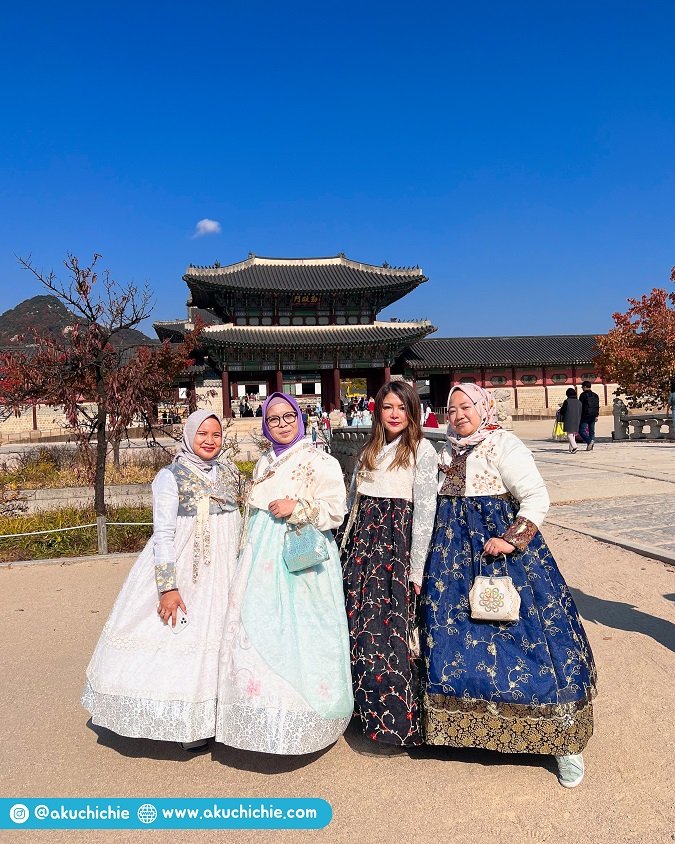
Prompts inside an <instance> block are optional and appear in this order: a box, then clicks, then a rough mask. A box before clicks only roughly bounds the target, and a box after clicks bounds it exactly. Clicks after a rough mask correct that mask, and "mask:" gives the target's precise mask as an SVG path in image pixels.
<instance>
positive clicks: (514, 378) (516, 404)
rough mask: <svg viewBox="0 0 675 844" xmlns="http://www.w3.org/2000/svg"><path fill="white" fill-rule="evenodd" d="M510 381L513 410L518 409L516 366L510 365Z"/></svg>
mask: <svg viewBox="0 0 675 844" xmlns="http://www.w3.org/2000/svg"><path fill="white" fill-rule="evenodd" d="M511 383H512V385H513V405H514V410H518V387H516V368H515V366H512V367H511Z"/></svg>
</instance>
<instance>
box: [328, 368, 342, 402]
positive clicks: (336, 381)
mask: <svg viewBox="0 0 675 844" xmlns="http://www.w3.org/2000/svg"><path fill="white" fill-rule="evenodd" d="M341 398H342V387H341V386H340V368H339V367H338V366H336V367H335V368H334V369H333V408H335V409H337V410H339V409H340V399H341ZM329 410H330V408H329Z"/></svg>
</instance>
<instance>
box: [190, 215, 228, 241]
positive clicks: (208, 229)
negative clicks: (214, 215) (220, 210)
mask: <svg viewBox="0 0 675 844" xmlns="http://www.w3.org/2000/svg"><path fill="white" fill-rule="evenodd" d="M220 231H221V229H220V223H219V222H218V220H209V219H208V218H206V219H204V220H200V221H199V222H198V223H197V225H196V226H195V232H194V234H193V235H192V237H193V238H195V237H203V236H204V235H205V234H220Z"/></svg>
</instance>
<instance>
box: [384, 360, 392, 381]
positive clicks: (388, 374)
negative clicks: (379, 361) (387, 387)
mask: <svg viewBox="0 0 675 844" xmlns="http://www.w3.org/2000/svg"><path fill="white" fill-rule="evenodd" d="M390 381H391V367H390V366H389V364H387V365H386V366H385V367H384V383H385V384H388V383H389V382H390Z"/></svg>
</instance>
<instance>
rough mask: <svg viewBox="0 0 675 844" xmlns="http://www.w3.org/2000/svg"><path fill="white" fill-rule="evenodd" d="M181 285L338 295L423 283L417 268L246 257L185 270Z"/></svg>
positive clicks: (338, 257)
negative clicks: (347, 292) (233, 261)
mask: <svg viewBox="0 0 675 844" xmlns="http://www.w3.org/2000/svg"><path fill="white" fill-rule="evenodd" d="M183 279H184V281H186V282H187V283H188V285H190V284H191V283H195V282H197V283H199V284H200V285H201V286H207V287H211V288H214V289H216V288H230V289H237V290H254V291H269V292H286V293H293V292H296V291H301V292H310V293H323V292H326V293H333V292H335V293H341V292H346V291H352V290H382V289H385V290H386V289H391V288H404V289H405V290H406V291H408V290H412V289H414V288H415V287H417V285H418V284H421V283H422V282H423V281H426V280H427V279H426V276H425V275H424V273H423V272H422V270H421V269H420V268H419V267H389V266H381V267H377V266H374V265H373V264H363V263H360V262H358V261H352V260H350V259H349V258H346V257H345V256H344V255H336V256H335V257H332V258H262V257H260V256H258V255H253V254H251V255H249V257H248V258H247V259H246V260H245V261H240V262H239V263H237V264H228V265H227V266H224V267H221V266H213V267H193V266H190V267H188V269H187V271H186V273H185V275H184V276H183Z"/></svg>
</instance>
